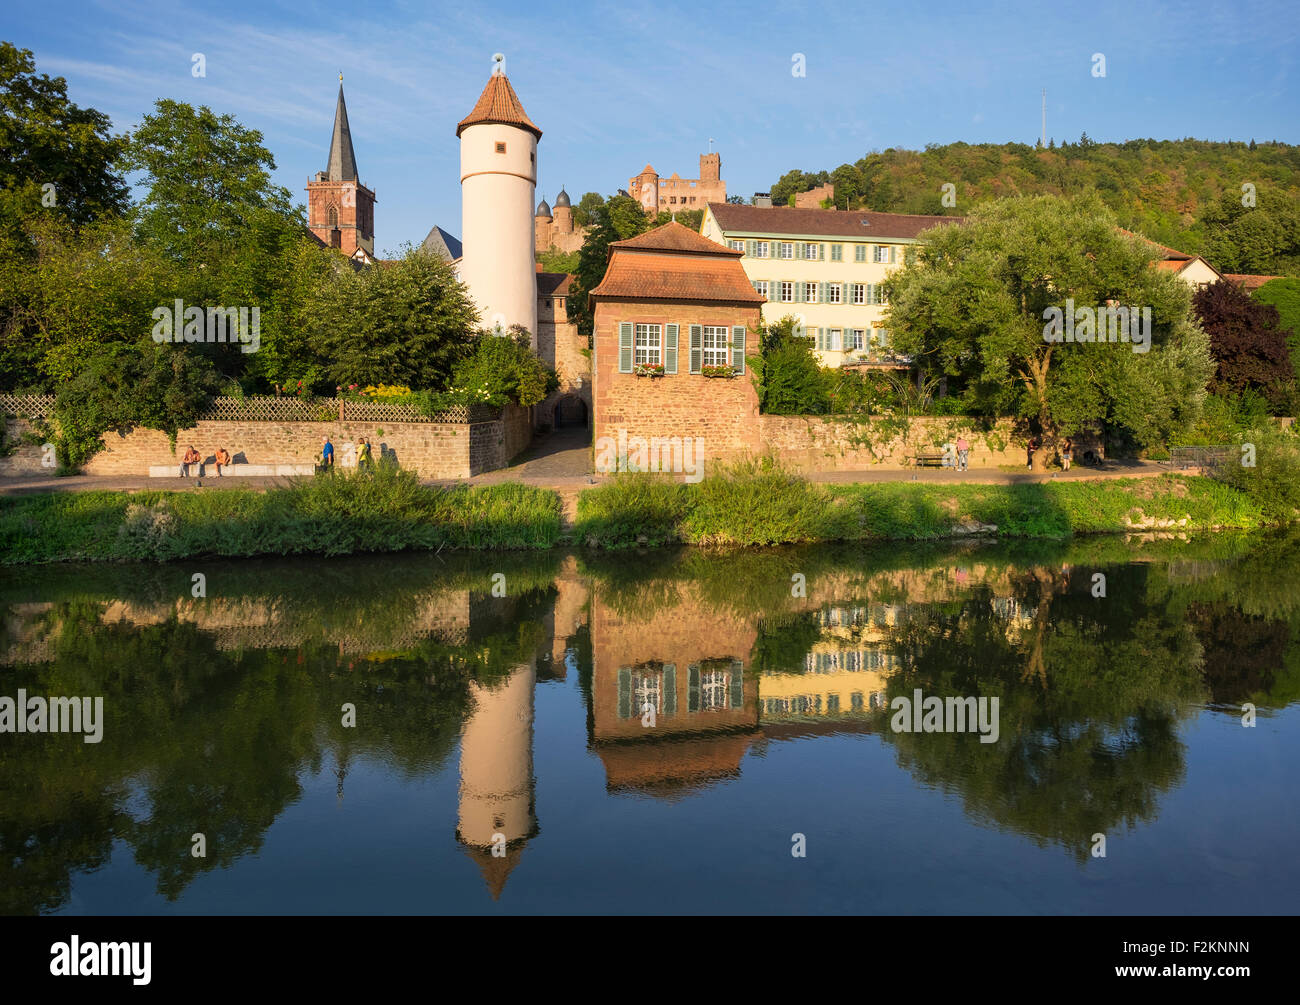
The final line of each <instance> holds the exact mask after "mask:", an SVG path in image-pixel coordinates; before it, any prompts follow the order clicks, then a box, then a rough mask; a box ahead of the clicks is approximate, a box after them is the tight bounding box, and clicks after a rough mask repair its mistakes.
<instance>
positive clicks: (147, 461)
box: [0, 405, 532, 478]
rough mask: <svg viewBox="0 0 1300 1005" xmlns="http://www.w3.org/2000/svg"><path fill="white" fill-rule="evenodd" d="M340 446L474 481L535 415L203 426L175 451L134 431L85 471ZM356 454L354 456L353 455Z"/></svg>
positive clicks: (291, 456)
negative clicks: (189, 456)
mask: <svg viewBox="0 0 1300 1005" xmlns="http://www.w3.org/2000/svg"><path fill="white" fill-rule="evenodd" d="M28 428H29V424H28V423H27V422H26V421H25V420H22V419H13V418H10V419H7V420H6V426H5V429H6V440H7V441H9V442H12V441H13V440H15V439H17V437H18V436H19V435H20V434H21V433H22V432H24V431H25V430H26V429H28ZM322 436H328V437H329V438H330V440H331V442H333V444H334V451H335V463H336V464H339V465H342V466H345V467H346V466H352V465H354V464H355V463H356V457H355V444H356V442H357V440H358V439H359V438H360V437H362V436H366V437H369V439H370V445H371V449H372V450H373V452H374V457H375V460H379V458H380V457H381V456H385V455H391V456H392V457H393V458H394V459H395V460H396V461H397V462H398V463H399V464H400V465H401V466H402V467H403V468H408V469H410V470H413V471H415V472H416V473H417V474H418V475H419V476H420V477H421V478H468V477H470V476H471V475H477V474H482V473H483V472H486V471H495V470H496V469H498V468H502V467H505V466H506V464H508V463H509V461H510V460H511V458H513V457H514V456H515V455H516V454H518V453H519V452H520V451H521V450H523V449H524V448H525V447H527V446H528V443H529V441H530V440H531V438H532V417H531V414H530V410H529V409H526V408H518V407H515V406H513V405H512V406H507V407H506V409H505V411H504V414H503V415H502V417H501V418H500V419H496V420H493V421H491V422H474V423H438V422H350V421H349V422H337V421H335V422H307V421H290V422H282V421H258V420H223V419H211V420H210V419H203V420H200V421H199V422H198V424H197V425H196V426H194V427H193V428H191V429H183V430H181V431H180V434H179V435H178V436H177V439H176V450H175V451H173V450H172V447H171V444H170V443H169V441H168V438H167V434H166V433H161V432H158V431H156V430H152V429H141V428H136V429H133V430H132V431H131V432H130V433H127V434H125V435H123V434H120V433H108V434H106V435H105V436H104V449H103V450H101V451H100V452H99V453H97V454H96V455H95V456H94V457H93V458H91V460H90V461H89V463H87V464H86V465H85V468H84V469H83V470H84V471H85V472H86V473H87V474H90V475H146V474H148V473H149V468H150V466H151V465H162V464H177V465H178V466H179V457H180V455H181V454H183V453H184V452H185V449H186V447H188V446H189V445H190V444H193V445H194V448H195V449H196V450H197V451H198V452H199V453H200V454H202V455H203V457H204V459H209V458H211V457H212V455H213V453H214V452H215V451H216V449H217V448H218V447H225V448H226V449H227V450H229V451H230V454H231V456H232V457H233V458H234V461H235V463H237V464H238V463H241V462H242V463H248V464H303V463H311V462H312V460H313V459H314V458H315V457H316V455H317V454H318V453H320V448H321V437H322ZM350 446H351V449H349V447H350ZM41 473H46V474H53V473H54V472H53V470H52V469H49V468H42V466H41V448H40V447H37V446H27V445H23V446H19V447H18V449H17V450H16V451H15V452H14V453H13V454H12V455H10V456H9V457H3V458H0V474H41Z"/></svg>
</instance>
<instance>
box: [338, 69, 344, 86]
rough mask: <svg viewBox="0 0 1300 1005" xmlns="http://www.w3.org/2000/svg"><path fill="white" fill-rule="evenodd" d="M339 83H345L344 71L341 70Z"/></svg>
mask: <svg viewBox="0 0 1300 1005" xmlns="http://www.w3.org/2000/svg"><path fill="white" fill-rule="evenodd" d="M339 83H340V84H341V83H343V71H342V70H339Z"/></svg>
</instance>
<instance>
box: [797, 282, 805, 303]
mask: <svg viewBox="0 0 1300 1005" xmlns="http://www.w3.org/2000/svg"><path fill="white" fill-rule="evenodd" d="M806 292H807V291H806V290H805V289H804V284H803V283H802V282H796V283H795V284H794V299H795V302H796V303H800V304H802V303H805V302H806V301H805V299H804V297H805V295H806Z"/></svg>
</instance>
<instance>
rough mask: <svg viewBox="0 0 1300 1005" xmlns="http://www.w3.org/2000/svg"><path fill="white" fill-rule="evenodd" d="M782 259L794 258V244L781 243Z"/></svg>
mask: <svg viewBox="0 0 1300 1005" xmlns="http://www.w3.org/2000/svg"><path fill="white" fill-rule="evenodd" d="M781 257H782V258H794V244H793V243H792V242H790V241H782V242H781Z"/></svg>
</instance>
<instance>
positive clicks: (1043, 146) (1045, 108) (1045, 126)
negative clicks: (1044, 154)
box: [1039, 87, 1047, 150]
mask: <svg viewBox="0 0 1300 1005" xmlns="http://www.w3.org/2000/svg"><path fill="white" fill-rule="evenodd" d="M1039 146H1041V147H1042V148H1043V149H1044V150H1046V149H1047V88H1046V87H1044V88H1043V138H1042V139H1041V140H1040V141H1039Z"/></svg>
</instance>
